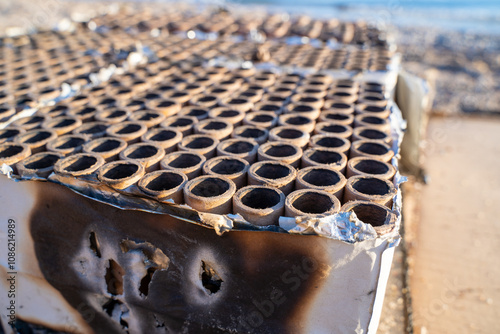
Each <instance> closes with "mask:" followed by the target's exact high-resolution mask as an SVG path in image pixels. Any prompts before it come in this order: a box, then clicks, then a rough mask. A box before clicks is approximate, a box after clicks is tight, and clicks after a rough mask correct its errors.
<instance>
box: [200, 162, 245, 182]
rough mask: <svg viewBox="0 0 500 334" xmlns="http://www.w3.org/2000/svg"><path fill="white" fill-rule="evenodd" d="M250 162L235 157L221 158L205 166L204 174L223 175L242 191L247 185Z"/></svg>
mask: <svg viewBox="0 0 500 334" xmlns="http://www.w3.org/2000/svg"><path fill="white" fill-rule="evenodd" d="M249 168H250V164H249V163H248V161H246V160H244V159H242V158H238V157H235V156H219V157H215V158H212V159H210V160H208V161H207V162H206V163H205V164H204V165H203V174H205V175H222V176H225V177H227V178H228V179H230V180H231V181H233V182H234V184H235V185H236V189H240V188H242V187H244V186H246V185H247V173H248V169H249Z"/></svg>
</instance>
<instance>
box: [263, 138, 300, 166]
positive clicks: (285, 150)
mask: <svg viewBox="0 0 500 334" xmlns="http://www.w3.org/2000/svg"><path fill="white" fill-rule="evenodd" d="M257 156H258V160H259V161H264V160H273V161H279V162H283V163H286V164H289V165H291V166H293V167H295V168H298V167H299V165H300V158H301V157H302V149H301V148H300V147H298V146H297V145H295V144H291V143H288V142H285V141H273V142H267V143H265V144H262V145H261V146H260V147H259V149H258V151H257Z"/></svg>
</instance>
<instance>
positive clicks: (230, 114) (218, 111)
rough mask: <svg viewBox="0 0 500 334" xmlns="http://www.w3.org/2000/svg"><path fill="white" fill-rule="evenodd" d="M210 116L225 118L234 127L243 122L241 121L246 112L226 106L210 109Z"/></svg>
mask: <svg viewBox="0 0 500 334" xmlns="http://www.w3.org/2000/svg"><path fill="white" fill-rule="evenodd" d="M208 116H209V117H210V118H219V119H223V120H225V121H227V122H229V123H231V124H232V125H233V127H234V126H237V125H239V124H241V121H242V120H243V118H245V112H243V111H240V110H236V109H231V108H226V107H219V108H214V109H212V110H210V112H209V114H208Z"/></svg>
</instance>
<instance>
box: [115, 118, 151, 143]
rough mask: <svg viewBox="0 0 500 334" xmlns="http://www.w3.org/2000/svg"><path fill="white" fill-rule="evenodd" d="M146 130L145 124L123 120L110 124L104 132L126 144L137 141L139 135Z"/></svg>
mask: <svg viewBox="0 0 500 334" xmlns="http://www.w3.org/2000/svg"><path fill="white" fill-rule="evenodd" d="M147 131H148V128H147V126H146V125H145V124H143V123H141V122H130V121H129V122H123V123H118V124H113V125H111V126H110V127H109V128H108V129H107V130H106V134H107V135H108V136H110V137H114V138H119V139H122V140H124V141H126V142H127V143H128V144H133V143H137V142H138V141H139V140H140V138H141V136H142V135H143V134H145V133H146V132H147Z"/></svg>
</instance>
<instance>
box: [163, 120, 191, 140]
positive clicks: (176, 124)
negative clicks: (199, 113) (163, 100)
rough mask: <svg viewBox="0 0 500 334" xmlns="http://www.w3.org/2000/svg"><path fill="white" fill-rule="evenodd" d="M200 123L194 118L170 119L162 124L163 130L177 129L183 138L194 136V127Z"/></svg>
mask: <svg viewBox="0 0 500 334" xmlns="http://www.w3.org/2000/svg"><path fill="white" fill-rule="evenodd" d="M196 123H198V118H196V117H194V116H175V117H169V118H167V119H166V120H164V121H163V122H162V123H160V127H162V128H175V129H177V130H179V131H180V132H181V133H182V136H183V137H186V136H189V135H191V134H193V127H194V125H195V124H196Z"/></svg>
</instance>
